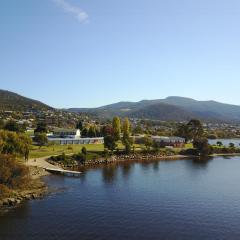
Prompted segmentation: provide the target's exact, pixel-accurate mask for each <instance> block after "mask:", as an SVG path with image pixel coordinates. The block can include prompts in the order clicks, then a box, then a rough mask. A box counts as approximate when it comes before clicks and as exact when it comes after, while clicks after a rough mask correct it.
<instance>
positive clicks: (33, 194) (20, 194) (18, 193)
mask: <svg viewBox="0 0 240 240" xmlns="http://www.w3.org/2000/svg"><path fill="white" fill-rule="evenodd" d="M30 175H31V183H30V186H29V187H28V188H27V189H17V190H12V191H11V193H10V194H9V196H8V197H5V198H2V199H0V215H1V214H4V213H6V212H8V211H9V210H11V209H13V208H16V207H18V206H20V205H21V204H22V203H24V202H25V201H30V200H35V199H42V198H44V197H45V196H47V195H48V194H49V193H50V192H49V188H48V186H47V184H46V183H45V182H44V181H43V180H42V177H44V176H47V175H49V173H48V172H46V171H45V170H44V169H42V168H39V167H31V166H30Z"/></svg>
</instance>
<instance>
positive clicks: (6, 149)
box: [0, 130, 32, 160]
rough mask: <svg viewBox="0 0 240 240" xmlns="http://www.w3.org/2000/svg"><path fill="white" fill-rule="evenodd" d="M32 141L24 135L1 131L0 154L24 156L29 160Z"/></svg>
mask: <svg viewBox="0 0 240 240" xmlns="http://www.w3.org/2000/svg"><path fill="white" fill-rule="evenodd" d="M31 143H32V140H31V138H30V137H29V136H27V135H25V134H23V133H15V132H10V131H4V130H0V153H1V154H11V155H19V156H24V158H25V160H27V159H28V155H29V150H30V146H31Z"/></svg>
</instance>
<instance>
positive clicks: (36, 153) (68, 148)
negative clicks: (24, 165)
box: [29, 144, 104, 158]
mask: <svg viewBox="0 0 240 240" xmlns="http://www.w3.org/2000/svg"><path fill="white" fill-rule="evenodd" d="M82 147H86V148H87V151H94V152H101V151H103V150H104V146H103V144H86V145H82V144H79V145H55V146H44V147H41V148H40V149H39V147H37V146H32V149H31V151H30V154H29V158H40V157H48V156H53V155H60V154H62V153H63V152H64V153H65V154H73V153H79V152H80V151H81V150H82Z"/></svg>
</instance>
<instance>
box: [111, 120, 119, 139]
mask: <svg viewBox="0 0 240 240" xmlns="http://www.w3.org/2000/svg"><path fill="white" fill-rule="evenodd" d="M112 128H113V137H114V140H115V141H118V140H120V138H121V120H120V118H119V117H117V116H116V117H114V118H113V121H112Z"/></svg>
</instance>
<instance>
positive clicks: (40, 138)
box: [33, 132, 48, 148]
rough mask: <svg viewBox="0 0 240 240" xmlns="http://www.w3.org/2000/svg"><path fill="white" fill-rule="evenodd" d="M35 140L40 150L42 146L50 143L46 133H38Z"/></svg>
mask: <svg viewBox="0 0 240 240" xmlns="http://www.w3.org/2000/svg"><path fill="white" fill-rule="evenodd" d="M33 140H34V142H36V143H37V144H38V146H39V148H41V147H42V146H44V145H46V144H47V143H48V138H47V135H46V133H38V132H37V133H35V135H34V138H33Z"/></svg>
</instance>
